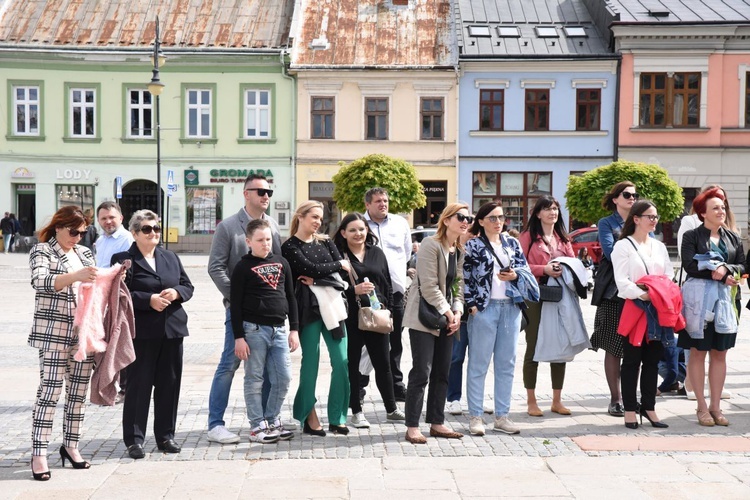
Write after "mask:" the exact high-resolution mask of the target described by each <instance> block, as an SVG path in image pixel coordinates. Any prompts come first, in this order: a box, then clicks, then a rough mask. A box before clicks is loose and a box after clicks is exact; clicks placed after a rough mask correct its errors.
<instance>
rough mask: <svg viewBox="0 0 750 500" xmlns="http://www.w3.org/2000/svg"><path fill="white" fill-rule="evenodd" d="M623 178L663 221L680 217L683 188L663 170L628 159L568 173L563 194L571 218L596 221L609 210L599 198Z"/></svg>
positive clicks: (590, 221) (682, 203) (682, 204)
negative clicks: (581, 171)
mask: <svg viewBox="0 0 750 500" xmlns="http://www.w3.org/2000/svg"><path fill="white" fill-rule="evenodd" d="M622 181H630V182H632V183H633V184H635V186H636V189H637V191H638V192H639V193H640V195H641V199H647V200H651V201H652V202H654V204H655V205H656V208H657V210H658V211H659V215H660V216H661V220H662V222H670V221H673V220H674V219H676V218H677V217H679V216H681V215H682V213H683V210H684V203H685V202H684V199H683V196H682V188H681V187H680V186H679V185H678V184H677V183H676V182H675V181H673V180H672V179H670V178H669V174H668V173H667V171H666V170H665V169H663V168H662V167H660V166H658V165H649V164H646V163H638V162H632V161H627V160H618V161H616V162H613V163H610V164H609V165H605V166H602V167H598V168H595V169H594V170H591V171H589V172H586V173H585V174H583V175H581V176H570V178H569V179H568V190H567V192H566V193H565V199H566V200H567V203H566V205H567V208H568V210H569V211H570V215H571V217H573V218H574V219H576V220H579V221H582V222H586V223H589V224H592V223H595V222H596V221H598V220H599V219H601V218H602V217H604V216H606V215H609V212H608V211H607V210H605V209H604V208H603V207H602V198H604V195H606V194H607V193H608V192H609V190H610V189H611V188H612V186H614V185H615V184H617V183H618V182H622Z"/></svg>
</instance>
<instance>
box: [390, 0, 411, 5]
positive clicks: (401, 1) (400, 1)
mask: <svg viewBox="0 0 750 500" xmlns="http://www.w3.org/2000/svg"><path fill="white" fill-rule="evenodd" d="M393 5H409V0H393Z"/></svg>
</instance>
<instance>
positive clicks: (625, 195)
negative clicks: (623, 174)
mask: <svg viewBox="0 0 750 500" xmlns="http://www.w3.org/2000/svg"><path fill="white" fill-rule="evenodd" d="M622 197H623V198H625V199H626V200H629V199H630V198H633V199H634V200H637V199H638V198H640V197H641V195H639V194H638V193H631V192H630V191H623V192H622Z"/></svg>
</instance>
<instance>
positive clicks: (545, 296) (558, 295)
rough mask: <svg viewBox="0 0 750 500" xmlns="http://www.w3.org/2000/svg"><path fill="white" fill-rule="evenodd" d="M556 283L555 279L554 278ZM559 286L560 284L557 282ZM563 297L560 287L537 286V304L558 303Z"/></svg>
mask: <svg viewBox="0 0 750 500" xmlns="http://www.w3.org/2000/svg"><path fill="white" fill-rule="evenodd" d="M555 281H557V278H555ZM557 283H558V284H559V283H560V282H559V281H557ZM562 297H563V289H562V286H549V285H546V284H540V285H539V302H560V301H561V300H562Z"/></svg>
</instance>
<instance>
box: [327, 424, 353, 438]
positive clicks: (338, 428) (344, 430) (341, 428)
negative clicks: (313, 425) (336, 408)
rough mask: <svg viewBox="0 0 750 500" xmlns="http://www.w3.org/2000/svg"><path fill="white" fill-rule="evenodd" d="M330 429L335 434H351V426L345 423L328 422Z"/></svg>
mask: <svg viewBox="0 0 750 500" xmlns="http://www.w3.org/2000/svg"><path fill="white" fill-rule="evenodd" d="M328 431H329V432H332V433H334V434H341V435H342V436H346V435H347V434H349V427H347V426H345V425H333V424H328Z"/></svg>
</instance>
